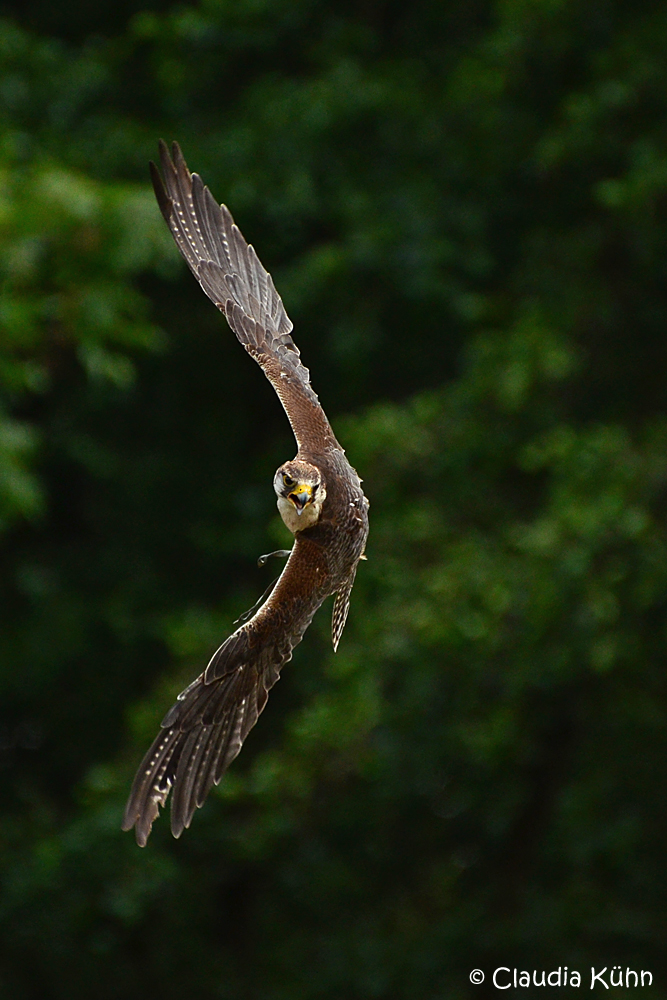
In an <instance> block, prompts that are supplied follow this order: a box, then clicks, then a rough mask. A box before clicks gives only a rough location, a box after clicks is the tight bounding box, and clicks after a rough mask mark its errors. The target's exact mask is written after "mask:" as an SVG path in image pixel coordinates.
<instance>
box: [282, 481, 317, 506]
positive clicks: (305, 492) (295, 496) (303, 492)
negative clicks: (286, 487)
mask: <svg viewBox="0 0 667 1000" xmlns="http://www.w3.org/2000/svg"><path fill="white" fill-rule="evenodd" d="M287 499H288V500H290V501H291V502H292V503H293V504H294V508H295V510H296V512H297V514H303V510H304V507H306V506H307V504H309V503H310V502H311V501H312V499H313V488H312V486H308V484H307V483H299V485H298V486H297V487H296V489H294V490H292V492H291V493H288V495H287Z"/></svg>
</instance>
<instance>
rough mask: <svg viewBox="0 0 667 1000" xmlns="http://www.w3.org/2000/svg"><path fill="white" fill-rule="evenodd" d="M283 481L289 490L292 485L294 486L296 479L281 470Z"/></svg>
mask: <svg viewBox="0 0 667 1000" xmlns="http://www.w3.org/2000/svg"><path fill="white" fill-rule="evenodd" d="M283 482H284V484H285V486H286V487H287V489H288V490H291V489H292V487H293V486H296V479H292V477H291V476H288V475H287V473H286V472H283Z"/></svg>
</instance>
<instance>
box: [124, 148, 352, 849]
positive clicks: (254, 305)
mask: <svg viewBox="0 0 667 1000" xmlns="http://www.w3.org/2000/svg"><path fill="white" fill-rule="evenodd" d="M172 157H173V160H172ZM172 157H170V155H169V150H168V149H167V146H166V144H165V143H164V142H160V162H161V166H162V174H163V176H164V181H163V180H162V177H161V176H160V173H159V171H158V169H157V167H156V166H155V164H154V163H151V165H150V166H151V176H152V180H153V187H154V188H155V195H156V198H157V201H158V205H159V206H160V210H161V212H162V214H163V216H164V218H165V220H166V222H167V225H168V226H169V229H170V230H171V234H172V236H173V237H174V240H175V241H176V245H177V246H178V249H179V250H180V251H181V253H182V254H183V256H184V257H185V260H186V261H187V263H188V266H189V267H190V270H191V271H192V273H193V274H194V276H195V278H196V279H197V281H198V282H199V284H200V285H201V287H202V288H203V290H204V291H205V292H206V294H207V295H208V297H209V299H211V301H212V302H214V303H215V305H216V306H217V307H218V309H220V311H221V312H223V313H224V314H225V316H226V318H227V322H228V323H229V325H230V327H231V328H232V330H233V331H234V333H235V334H236V336H237V338H238V340H239V341H240V342H241V344H242V345H243V346H244V347H245V349H246V351H247V352H248V354H250V355H251V357H253V358H254V359H255V361H256V362H257V363H258V364H259V366H260V367H261V369H262V371H263V372H264V374H265V375H266V377H267V378H268V380H269V382H270V383H271V385H272V386H273V388H274V389H275V390H276V393H277V394H278V398H279V399H280V402H281V403H282V405H283V407H284V409H285V412H286V413H287V417H288V419H289V422H290V424H291V427H292V430H293V431H294V436H295V438H296V443H297V447H298V451H297V454H296V457H295V458H294V459H292V461H289V462H285V464H284V465H281V466H280V468H279V469H278V471H277V472H276V474H275V476H274V479H273V488H274V490H275V492H276V497H277V500H278V510H279V511H280V514H281V517H282V519H283V521H284V522H285V524H286V525H287V527H288V528H289V530H290V531H291V532H292V533H293V534H294V545H293V546H292V549H291V550H290V551H289V552H288V553H287V552H280V553H275V554H276V555H278V554H282V555H288V559H287V563H286V565H285V568H284V569H283V572H282V573H281V575H280V577H279V578H278V580H277V581H276V583H275V585H274V586H273V588H272V589H271V590H270V592H269V593H268V594H265V595H264V598H262V599H261V601H260V602H259V607H258V608H257V610H256V611H255V612H254V614H252V617H249V618H248V620H246V621H244V622H243V624H242V625H240V627H239V628H237V630H236V631H235V632H234V633H232V635H230V636H229V638H228V639H226V640H225V641H224V642H223V644H222V645H221V646H220V648H219V649H218V650H217V651H216V652H215V653H214V654H213V656H212V657H211V660H210V662H209V664H208V666H207V667H206V669H205V670H204V672H203V673H202V674H200V676H199V677H197V679H196V680H194V681H193V682H192V684H190V685H189V686H188V687H187V688H186V689H185V691H183V692H182V693H181V694H180V695H179V696H178V699H177V700H176V703H175V704H174V705H173V706H172V707H171V708H170V709H169V711H168V712H167V714H166V716H165V717H164V719H163V721H162V724H161V728H160V732H159V733H158V735H157V736H156V738H155V740H154V742H153V744H152V746H151V747H150V749H149V750H148V752H147V754H146V756H145V757H144V759H143V760H142V762H141V764H140V766H139V770H138V771H137V775H136V777H135V779H134V783H133V785H132V791H131V792H130V797H129V800H128V803H127V807H126V810H125V817H124V820H123V829H124V830H131V829H132V827H134V828H135V833H136V838H137V843H138V844H139V845H140V846H141V847H144V846H145V845H146V842H147V840H148V837H149V834H150V832H151V827H152V825H153V822H154V820H155V819H156V818H157V816H158V814H159V811H160V806H164V805H165V803H166V801H167V797H168V795H169V793H170V792H171V793H172V798H171V830H172V833H173V835H174V836H175V837H180V835H181V833H182V832H183V830H184V829H186V828H187V827H189V826H190V823H191V821H192V817H193V815H194V812H195V809H197V808H199V807H200V806H201V805H202V804H203V802H204V799H205V798H206V796H207V794H208V792H209V791H210V789H211V787H212V786H213V785H217V784H218V782H219V781H220V779H221V778H222V775H223V774H224V772H225V771H226V769H227V768H228V766H229V765H230V764H231V762H232V761H233V760H234V758H235V757H236V755H237V754H238V753H239V751H240V749H241V747H242V745H243V741H244V740H245V738H246V736H247V735H248V733H249V732H250V730H251V729H252V727H253V726H254V725H255V723H256V722H257V718H258V716H259V714H260V712H261V711H262V709H263V708H264V706H265V705H266V702H267V699H268V693H269V690H270V689H271V688H272V687H273V685H274V684H275V683H276V681H277V680H278V678H279V676H280V671H281V669H282V668H283V666H284V665H285V664H286V663H287V662H288V661H289V660H291V658H292V651H293V649H294V647H295V646H296V645H297V644H298V643H299V642H301V639H302V638H303V635H304V633H305V631H306V629H307V628H308V626H309V625H310V623H311V621H312V620H313V616H314V615H315V612H316V611H317V609H318V608H319V607H320V605H321V604H322V602H323V601H324V600H325V599H326V598H327V597H329V596H330V595H332V594H335V595H336V596H335V599H334V605H333V619H332V639H333V647H334V650H335V649H337V647H338V643H339V641H340V637H341V634H342V631H343V627H344V625H345V621H346V618H347V612H348V608H349V604H350V592H351V590H352V585H353V583H354V578H355V574H356V572H357V566H358V563H359V560H360V559H363V558H365V556H364V550H365V547H366V539H367V537H368V500H367V499H366V497H365V496H364V494H363V490H362V488H361V480H360V479H359V476H358V475H357V473H356V472H355V470H354V469H353V468H352V466H351V465H350V463H349V462H348V460H347V458H346V457H345V452H344V451H343V449H342V448H341V446H340V445H339V443H338V441H337V440H336V438H335V436H334V433H333V431H332V429H331V425H330V424H329V421H328V420H327V418H326V416H325V413H324V410H323V409H322V407H321V406H320V403H319V401H318V399H317V396H316V395H315V393H314V392H313V390H312V388H311V385H310V375H309V372H308V369H307V368H305V367H304V366H303V364H302V363H301V360H300V355H299V350H298V348H297V347H296V345H295V343H294V341H293V340H292V337H291V330H292V323H291V321H290V319H289V318H288V316H287V313H286V312H285V307H284V306H283V303H282V299H281V298H280V296H279V295H278V293H277V292H276V289H275V287H274V284H273V281H272V279H271V275H270V274H269V273H268V272H267V271H266V270H265V269H264V268H263V267H262V265H261V263H260V262H259V259H258V257H257V254H256V253H255V251H254V249H253V247H252V246H249V245H248V244H247V243H246V241H245V240H244V238H243V236H242V235H241V232H240V230H239V229H238V228H237V226H236V225H235V224H234V220H233V219H232V216H231V213H230V212H229V209H228V208H226V206H225V205H218V203H217V202H216V201H215V199H214V198H213V196H212V194H211V192H210V191H209V189H208V188H207V187H205V186H204V184H203V182H202V180H201V178H200V177H199V175H198V174H191V173H190V171H189V170H188V167H187V165H186V163H185V160H184V159H183V154H182V153H181V150H180V148H179V146H178V144H177V143H174V144H173V146H172ZM271 554H272V555H273V554H274V553H271ZM266 558H267V557H262V559H263V560H265V559H266ZM253 610H254V609H253Z"/></svg>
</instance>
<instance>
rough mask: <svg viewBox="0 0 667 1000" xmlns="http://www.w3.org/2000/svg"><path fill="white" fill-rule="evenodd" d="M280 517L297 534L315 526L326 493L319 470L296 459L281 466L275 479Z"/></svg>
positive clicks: (274, 484) (274, 486)
mask: <svg viewBox="0 0 667 1000" xmlns="http://www.w3.org/2000/svg"><path fill="white" fill-rule="evenodd" d="M273 488H274V490H275V491H276V496H277V498H278V510H279V511H280V516H281V517H282V519H283V521H284V522H285V524H286V525H287V527H288V528H289V530H290V531H292V532H294V533H296V532H297V531H302V530H303V529H304V528H310V527H312V525H313V524H315V523H316V522H317V520H318V518H319V516H320V511H321V510H322V503H323V501H324V499H325V497H326V495H327V494H326V489H325V486H324V481H323V479H322V475H321V473H320V470H319V469H318V468H317V466H315V465H311V464H310V462H304V461H302V460H301V459H298V458H295V459H294V460H293V461H291V462H285V464H284V465H281V466H280V468H279V469H278V471H277V472H276V474H275V477H274V479H273Z"/></svg>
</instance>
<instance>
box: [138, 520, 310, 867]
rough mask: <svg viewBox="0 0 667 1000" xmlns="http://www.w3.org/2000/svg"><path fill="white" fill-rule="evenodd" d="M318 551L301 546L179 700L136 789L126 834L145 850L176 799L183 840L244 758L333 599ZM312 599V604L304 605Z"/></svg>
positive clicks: (175, 824) (174, 818) (175, 817)
mask: <svg viewBox="0 0 667 1000" xmlns="http://www.w3.org/2000/svg"><path fill="white" fill-rule="evenodd" d="M317 558H318V555H317V549H316V547H314V546H313V544H312V543H309V542H308V541H306V540H303V539H297V540H296V541H295V544H294V547H293V549H292V552H291V554H290V557H289V559H288V561H287V565H286V566H285V568H284V570H283V572H282V574H281V576H280V578H279V579H278V582H277V583H276V585H275V587H274V588H273V590H272V591H271V594H270V596H269V597H268V598H267V600H266V601H265V603H264V604H263V605H262V607H261V608H259V610H258V611H257V612H256V613H255V615H254V616H253V617H252V618H251V619H250V620H249V621H247V622H245V623H244V624H243V625H242V626H241V627H240V628H238V629H237V630H236V632H234V633H232V635H230V636H229V638H228V639H226V640H225V642H223V644H222V646H220V648H219V649H218V650H216V652H215V653H214V654H213V656H212V657H211V660H210V662H209V664H208V666H207V668H206V670H205V671H204V672H203V673H202V674H201V675H200V676H199V677H198V678H197V679H196V680H195V681H193V682H192V684H190V685H189V686H188V687H187V688H186V689H185V690H184V691H183V692H182V693H181V694H180V695H179V696H178V698H177V699H176V702H175V703H174V705H172V707H171V708H170V709H169V711H168V712H167V714H166V715H165V717H164V719H163V720H162V726H161V731H160V733H158V735H157V737H156V738H155V740H154V742H153V744H152V746H151V747H150V749H149V751H148V753H147V754H146V756H145V757H144V759H143V761H142V762H141V765H140V767H139V770H138V771H137V775H136V777H135V779H134V784H133V785H132V790H131V792H130V797H129V800H128V803H127V808H126V810H125V817H124V820H123V829H124V830H130V829H131V828H132V827H135V832H136V837H137V842H138V843H139V844H140V845H141V846H142V847H144V846H145V844H146V842H147V840H148V837H149V834H150V831H151V826H152V824H153V822H154V821H155V819H156V818H157V816H158V814H159V811H160V806H164V805H165V803H166V801H167V797H168V795H169V793H170V792H171V793H172V802H171V829H172V833H173V834H174V836H175V837H179V836H180V835H181V833H182V832H183V830H184V829H186V828H187V827H188V826H189V825H190V823H191V821H192V817H193V815H194V813H195V810H196V809H197V808H199V806H201V805H202V803H203V802H204V800H205V798H206V796H207V794H208V792H209V791H210V789H211V788H212V786H213V785H214V784H216V785H217V784H218V782H219V781H220V779H221V778H222V776H223V774H224V772H225V771H226V769H227V768H228V767H229V765H230V764H231V762H232V761H233V760H234V758H235V757H236V756H237V754H238V753H239V751H240V749H241V747H242V746H243V743H244V741H245V739H246V737H247V735H248V733H249V732H250V730H251V729H252V727H253V726H254V725H255V723H256V722H257V719H258V718H259V716H260V714H261V712H262V711H263V709H264V707H265V705H266V703H267V701H268V697H269V691H270V689H271V688H272V687H273V685H274V684H275V683H276V681H277V680H278V679H279V677H280V671H281V669H282V668H283V666H284V665H285V664H286V663H287V662H288V661H289V660H291V658H292V651H293V649H294V647H295V646H296V645H297V644H298V643H299V642H300V641H301V639H302V638H303V635H304V633H305V631H306V629H307V628H308V625H309V624H310V622H311V621H312V619H313V616H314V614H315V612H316V611H317V609H318V607H319V606H320V604H321V603H322V601H323V600H324V598H325V597H326V596H327V590H326V588H323V587H321V586H320V587H318V586H313V579H316V578H317V577H318V576H319V577H320V578H321V577H323V575H324V574H323V572H322V566H321V565H320V566H319V568H318V567H317ZM304 593H305V594H306V596H305V597H304Z"/></svg>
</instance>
